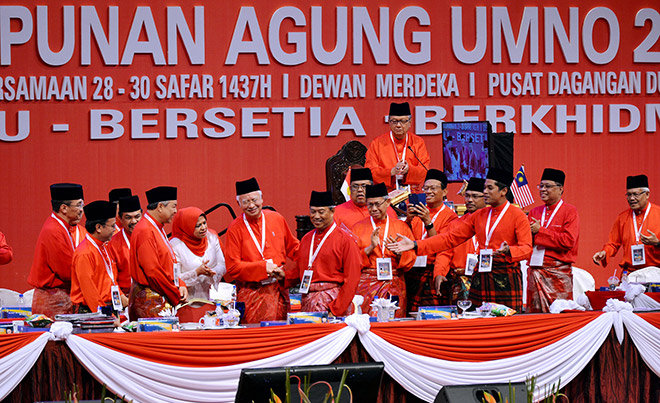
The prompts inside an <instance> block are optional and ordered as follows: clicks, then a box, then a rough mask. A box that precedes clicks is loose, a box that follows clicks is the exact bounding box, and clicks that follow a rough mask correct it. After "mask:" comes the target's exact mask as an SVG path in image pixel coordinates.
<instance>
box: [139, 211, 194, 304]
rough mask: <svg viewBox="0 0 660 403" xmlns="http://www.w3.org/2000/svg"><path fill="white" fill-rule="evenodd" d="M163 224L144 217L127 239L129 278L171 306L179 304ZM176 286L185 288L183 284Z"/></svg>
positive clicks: (172, 258)
mask: <svg viewBox="0 0 660 403" xmlns="http://www.w3.org/2000/svg"><path fill="white" fill-rule="evenodd" d="M148 218H150V219H151V220H152V221H153V223H155V224H156V225H155V226H154V224H152V223H151V222H150V221H149V219H148ZM162 229H163V224H161V223H160V222H158V221H157V220H156V219H155V218H153V217H151V216H150V215H149V213H147V214H145V215H144V217H143V219H142V220H140V222H138V223H137V225H136V226H135V229H134V230H133V234H132V236H131V260H130V265H131V277H132V279H133V281H134V282H136V283H138V284H141V285H143V286H147V287H149V288H151V289H152V290H154V291H155V292H157V293H158V294H160V295H162V296H163V297H165V298H167V300H168V301H169V302H170V304H171V305H173V306H176V305H177V304H178V303H179V301H181V295H180V294H179V288H178V287H177V286H175V285H174V253H173V252H172V251H171V249H170V248H168V245H169V243H168V241H167V240H165V239H163V237H164V236H165V234H164V233H163V232H162ZM179 286H181V287H185V284H184V283H183V281H179Z"/></svg>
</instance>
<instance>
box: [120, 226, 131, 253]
mask: <svg viewBox="0 0 660 403" xmlns="http://www.w3.org/2000/svg"><path fill="white" fill-rule="evenodd" d="M121 234H122V235H123V236H124V241H126V246H128V250H131V242H130V241H129V240H128V237H127V236H126V229H125V228H122V230H121Z"/></svg>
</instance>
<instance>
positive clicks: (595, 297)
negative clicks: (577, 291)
mask: <svg viewBox="0 0 660 403" xmlns="http://www.w3.org/2000/svg"><path fill="white" fill-rule="evenodd" d="M585 294H586V295H587V297H588V298H589V302H590V303H591V307H592V308H593V309H594V311H600V310H602V309H603V308H604V307H605V304H606V303H607V300H608V299H610V298H614V299H618V300H619V301H625V299H624V296H625V295H626V293H625V291H587V292H585ZM646 295H648V296H649V297H651V298H653V299H654V300H656V301H657V302H660V292H648V293H646Z"/></svg>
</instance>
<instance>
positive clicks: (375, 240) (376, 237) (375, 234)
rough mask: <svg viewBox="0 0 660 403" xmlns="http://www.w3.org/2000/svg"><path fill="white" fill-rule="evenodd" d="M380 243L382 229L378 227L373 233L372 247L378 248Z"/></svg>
mask: <svg viewBox="0 0 660 403" xmlns="http://www.w3.org/2000/svg"><path fill="white" fill-rule="evenodd" d="M379 243H380V227H376V229H375V230H373V232H372V233H371V247H372V248H373V249H375V248H377V247H378V244H379Z"/></svg>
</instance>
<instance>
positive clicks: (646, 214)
mask: <svg viewBox="0 0 660 403" xmlns="http://www.w3.org/2000/svg"><path fill="white" fill-rule="evenodd" d="M649 211H651V203H649V204H648V206H646V213H644V218H643V219H642V225H640V226H639V230H638V229H637V218H636V217H635V212H631V214H632V222H633V228H634V229H635V239H636V240H637V243H639V237H640V235H642V227H644V222H645V221H646V217H648V215H649Z"/></svg>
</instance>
